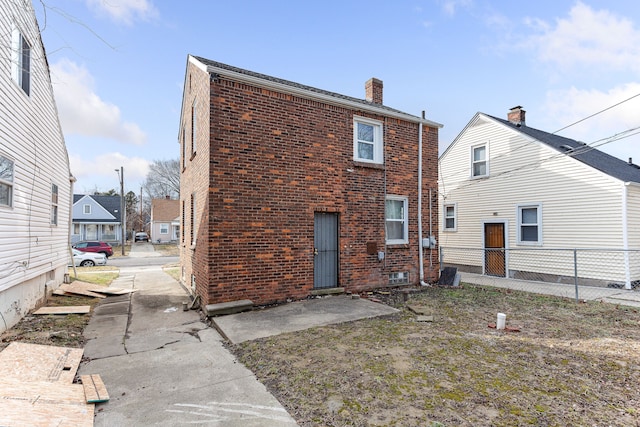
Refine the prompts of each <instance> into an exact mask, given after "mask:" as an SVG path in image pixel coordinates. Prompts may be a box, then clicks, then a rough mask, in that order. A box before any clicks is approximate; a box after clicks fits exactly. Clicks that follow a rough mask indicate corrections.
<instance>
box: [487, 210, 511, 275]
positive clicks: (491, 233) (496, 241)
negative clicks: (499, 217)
mask: <svg viewBox="0 0 640 427" xmlns="http://www.w3.org/2000/svg"><path fill="white" fill-rule="evenodd" d="M484 248H485V251H484V274H486V275H489V276H499V277H505V266H506V262H505V250H504V223H502V222H495V223H485V224H484Z"/></svg>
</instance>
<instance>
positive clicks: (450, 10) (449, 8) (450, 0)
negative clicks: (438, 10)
mask: <svg viewBox="0 0 640 427" xmlns="http://www.w3.org/2000/svg"><path fill="white" fill-rule="evenodd" d="M472 3H473V0H444V1H442V10H443V11H444V13H445V14H447V15H449V16H454V15H455V14H456V12H457V10H458V9H460V8H468V7H470V6H471V4H472Z"/></svg>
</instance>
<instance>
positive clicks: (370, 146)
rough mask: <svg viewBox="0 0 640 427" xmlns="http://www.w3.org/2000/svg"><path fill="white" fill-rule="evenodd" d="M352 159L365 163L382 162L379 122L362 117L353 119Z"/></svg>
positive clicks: (380, 124) (380, 126)
mask: <svg viewBox="0 0 640 427" xmlns="http://www.w3.org/2000/svg"><path fill="white" fill-rule="evenodd" d="M353 160H356V161H358V162H365V163H377V164H382V163H384V159H383V141H382V123H381V122H379V121H377V120H371V119H365V118H362V117H357V118H355V119H354V121H353Z"/></svg>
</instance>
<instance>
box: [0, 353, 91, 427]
mask: <svg viewBox="0 0 640 427" xmlns="http://www.w3.org/2000/svg"><path fill="white" fill-rule="evenodd" d="M83 352H84V350H83V349H81V348H68V347H55V346H49V345H39V344H28V343H21V342H15V341H14V342H12V343H11V344H9V345H8V346H7V348H5V349H4V350H3V351H1V352H0V378H17V379H20V380H22V381H49V382H56V381H60V382H63V383H68V384H71V383H72V382H73V379H74V377H75V375H76V371H77V370H78V366H79V365H80V361H81V360H82V353H83ZM0 425H1V424H0Z"/></svg>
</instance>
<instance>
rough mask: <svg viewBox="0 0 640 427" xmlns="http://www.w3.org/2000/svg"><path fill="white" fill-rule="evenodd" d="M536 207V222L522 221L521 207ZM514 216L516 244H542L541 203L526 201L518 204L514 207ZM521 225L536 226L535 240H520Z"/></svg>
mask: <svg viewBox="0 0 640 427" xmlns="http://www.w3.org/2000/svg"><path fill="white" fill-rule="evenodd" d="M534 208H535V209H536V223H535V224H533V223H526V224H523V223H522V210H523V209H534ZM516 218H517V224H518V229H517V230H518V231H517V236H518V244H519V245H530V246H542V203H526V204H519V205H517V207H516ZM522 227H537V228H538V236H537V240H535V241H533V240H522Z"/></svg>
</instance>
